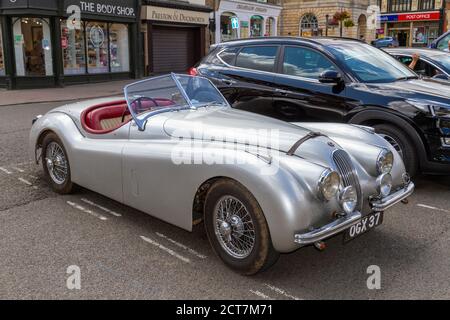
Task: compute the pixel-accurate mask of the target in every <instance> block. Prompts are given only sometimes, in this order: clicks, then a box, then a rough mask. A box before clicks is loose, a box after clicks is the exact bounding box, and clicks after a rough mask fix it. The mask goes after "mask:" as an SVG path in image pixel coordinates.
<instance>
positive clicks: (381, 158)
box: [377, 149, 394, 174]
mask: <svg viewBox="0 0 450 320" xmlns="http://www.w3.org/2000/svg"><path fill="white" fill-rule="evenodd" d="M393 165H394V154H393V153H392V151H389V150H386V149H384V150H383V151H381V152H380V154H379V155H378V159H377V171H378V174H383V173H390V172H391V170H392V166H393Z"/></svg>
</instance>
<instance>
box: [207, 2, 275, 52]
mask: <svg viewBox="0 0 450 320" xmlns="http://www.w3.org/2000/svg"><path fill="white" fill-rule="evenodd" d="M217 2H218V3H217V8H216V11H215V14H214V22H215V27H214V28H213V30H214V42H215V43H219V42H224V41H229V40H234V39H243V38H250V37H263V36H277V35H279V31H278V28H279V27H278V25H279V17H280V14H281V9H282V7H281V2H282V1H281V0H220V1H217Z"/></svg>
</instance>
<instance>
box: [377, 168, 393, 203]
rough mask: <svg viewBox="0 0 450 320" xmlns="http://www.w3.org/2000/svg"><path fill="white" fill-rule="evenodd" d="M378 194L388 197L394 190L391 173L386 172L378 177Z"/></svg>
mask: <svg viewBox="0 0 450 320" xmlns="http://www.w3.org/2000/svg"><path fill="white" fill-rule="evenodd" d="M377 186H378V194H379V195H380V196H381V197H383V198H384V197H387V196H388V195H389V194H390V193H391V190H392V176H391V174H390V173H384V174H382V175H381V176H379V177H378V179H377Z"/></svg>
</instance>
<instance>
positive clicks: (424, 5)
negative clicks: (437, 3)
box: [419, 0, 434, 10]
mask: <svg viewBox="0 0 450 320" xmlns="http://www.w3.org/2000/svg"><path fill="white" fill-rule="evenodd" d="M419 10H434V0H419Z"/></svg>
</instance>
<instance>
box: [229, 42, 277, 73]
mask: <svg viewBox="0 0 450 320" xmlns="http://www.w3.org/2000/svg"><path fill="white" fill-rule="evenodd" d="M277 51H278V47H266V46H257V47H246V48H243V49H242V50H241V51H240V52H239V54H238V56H237V58H236V66H238V67H241V68H247V69H254V70H260V71H268V72H273V71H274V70H275V58H276V55H277Z"/></svg>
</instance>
